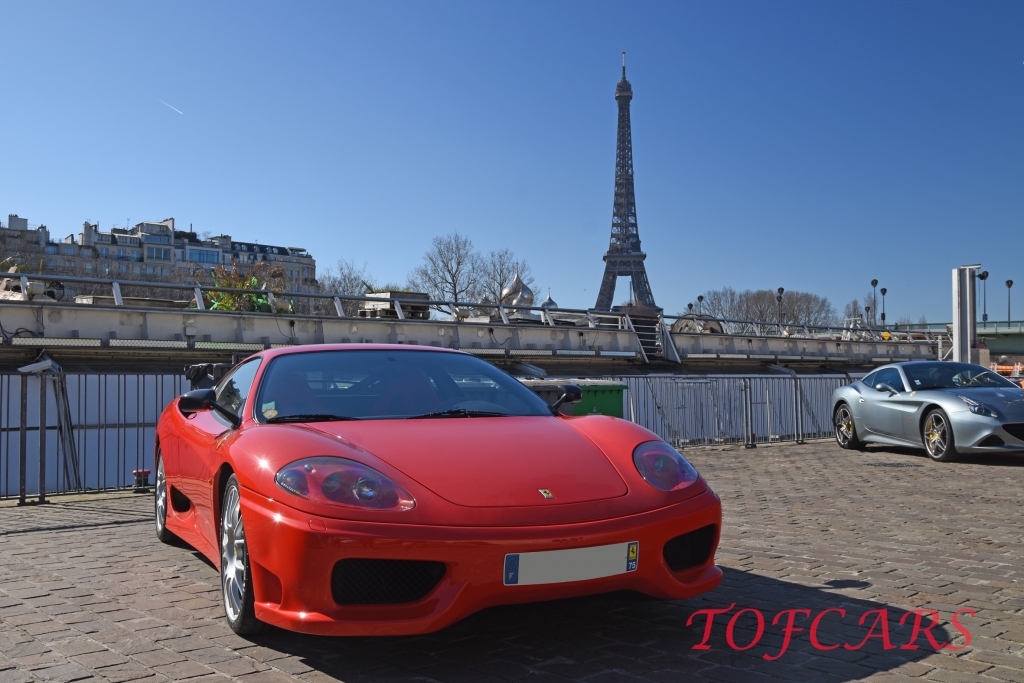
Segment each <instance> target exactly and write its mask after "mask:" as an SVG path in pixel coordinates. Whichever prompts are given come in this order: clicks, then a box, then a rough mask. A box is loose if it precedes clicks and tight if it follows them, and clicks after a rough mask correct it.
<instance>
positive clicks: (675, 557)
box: [662, 524, 716, 572]
mask: <svg viewBox="0 0 1024 683" xmlns="http://www.w3.org/2000/svg"><path fill="white" fill-rule="evenodd" d="M715 531H716V529H715V525H714V524H710V525H708V526H705V527H701V528H700V529H697V530H696V531H691V532H689V533H686V534H683V535H682V536H676V537H675V538H673V539H672V540H670V541H669V542H668V543H666V544H665V548H664V550H662V556H663V557H664V558H665V563H666V564H668V568H669V569H671V570H672V571H674V572H681V571H683V570H684V569H691V568H693V567H699V566H700V565H702V564H704V563H705V562H707V561H708V559H710V557H711V545H712V544H713V543H714V542H715Z"/></svg>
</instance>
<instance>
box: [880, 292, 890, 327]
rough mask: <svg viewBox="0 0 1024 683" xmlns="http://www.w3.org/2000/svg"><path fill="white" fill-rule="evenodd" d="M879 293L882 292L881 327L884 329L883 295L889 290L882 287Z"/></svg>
mask: <svg viewBox="0 0 1024 683" xmlns="http://www.w3.org/2000/svg"><path fill="white" fill-rule="evenodd" d="M879 291H881V292H882V327H885V293H886V292H887V291H889V290H887V289H886V288H885V287H882V289H881V290H879Z"/></svg>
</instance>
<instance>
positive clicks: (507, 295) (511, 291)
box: [501, 272, 533, 306]
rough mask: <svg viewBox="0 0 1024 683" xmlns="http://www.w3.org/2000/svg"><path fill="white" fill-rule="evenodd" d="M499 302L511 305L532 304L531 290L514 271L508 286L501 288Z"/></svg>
mask: <svg viewBox="0 0 1024 683" xmlns="http://www.w3.org/2000/svg"><path fill="white" fill-rule="evenodd" d="M501 303H503V304H509V305H512V306H532V305H533V290H532V289H530V288H529V287H528V286H527V285H526V283H525V282H523V279H522V278H521V277H519V273H518V272H516V275H515V277H514V278H512V282H510V283H509V285H508V287H506V288H505V289H503V290H501Z"/></svg>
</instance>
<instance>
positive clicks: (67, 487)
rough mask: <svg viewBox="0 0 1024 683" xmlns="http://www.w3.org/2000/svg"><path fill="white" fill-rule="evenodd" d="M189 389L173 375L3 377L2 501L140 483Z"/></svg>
mask: <svg viewBox="0 0 1024 683" xmlns="http://www.w3.org/2000/svg"><path fill="white" fill-rule="evenodd" d="M186 386H187V384H186V380H185V378H184V377H183V376H179V375H168V374H137V373H130V374H85V373H57V374H44V375H41V376H40V375H20V374H13V375H12V374H3V375H0V405H2V406H3V407H2V408H0V498H12V497H16V496H20V495H27V496H32V497H35V496H38V495H39V493H40V489H42V490H43V491H44V492H45V493H65V492H71V491H88V490H103V489H116V488H126V487H130V486H132V485H133V483H134V477H133V476H132V470H135V469H152V465H153V459H152V453H153V444H154V442H155V437H156V422H157V419H158V418H159V415H160V413H161V412H162V411H163V409H164V407H165V406H166V405H167V404H168V403H169V402H170V401H171V400H172V399H173V398H174V397H175V396H178V395H180V394H181V393H182V392H183V391H184V390H185V387H186ZM23 390H24V391H23ZM23 413H24V416H25V419H24V421H23V420H22V414H23ZM40 423H42V424H43V425H44V426H45V428H44V429H42V430H40V428H39V425H40ZM23 424H24V429H23V428H22V425H23ZM41 437H42V443H40V438H41ZM22 463H24V472H22ZM41 465H42V467H40V466H41ZM41 469H42V472H43V476H42V477H40V470H41Z"/></svg>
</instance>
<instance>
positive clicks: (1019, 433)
mask: <svg viewBox="0 0 1024 683" xmlns="http://www.w3.org/2000/svg"><path fill="white" fill-rule="evenodd" d="M1003 429H1005V430H1006V433H1007V434H1009V435H1010V436H1012V437H1013V438H1015V439H1020V440H1021V441H1024V422H1011V423H1010V424H1008V425H1003Z"/></svg>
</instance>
